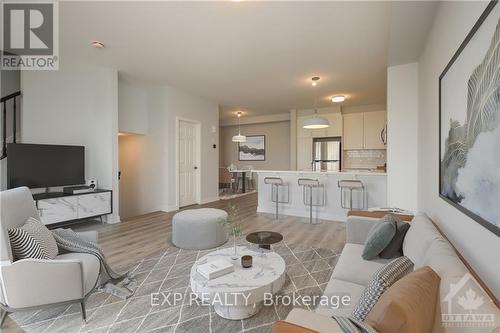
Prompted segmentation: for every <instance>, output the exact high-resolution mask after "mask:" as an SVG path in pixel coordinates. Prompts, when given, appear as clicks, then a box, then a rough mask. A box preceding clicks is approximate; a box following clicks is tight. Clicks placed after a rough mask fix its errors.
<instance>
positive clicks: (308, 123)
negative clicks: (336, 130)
mask: <svg viewBox="0 0 500 333" xmlns="http://www.w3.org/2000/svg"><path fill="white" fill-rule="evenodd" d="M312 81H313V86H316V82H317V81H319V76H315V77H313V78H312ZM329 126H330V122H329V121H328V119H326V118H324V117H320V116H318V98H317V97H316V96H315V97H314V115H313V116H312V117H311V118H306V119H304V123H303V124H302V128H305V129H320V128H327V127H329Z"/></svg>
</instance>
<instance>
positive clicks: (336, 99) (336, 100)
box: [332, 95, 345, 103]
mask: <svg viewBox="0 0 500 333" xmlns="http://www.w3.org/2000/svg"><path fill="white" fill-rule="evenodd" d="M343 101H345V96H343V95H337V96H333V97H332V102H333V103H342V102H343Z"/></svg>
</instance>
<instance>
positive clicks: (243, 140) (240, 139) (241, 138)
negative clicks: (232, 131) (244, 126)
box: [231, 111, 247, 142]
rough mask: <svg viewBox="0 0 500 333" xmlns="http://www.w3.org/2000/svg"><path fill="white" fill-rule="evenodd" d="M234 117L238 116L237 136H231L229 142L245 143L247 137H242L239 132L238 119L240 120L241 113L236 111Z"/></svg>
mask: <svg viewBox="0 0 500 333" xmlns="http://www.w3.org/2000/svg"><path fill="white" fill-rule="evenodd" d="M236 115H237V116H238V135H235V136H233V138H232V140H231V141H233V142H246V141H247V137H246V136H244V135H241V131H240V118H241V115H242V112H241V111H238V113H236Z"/></svg>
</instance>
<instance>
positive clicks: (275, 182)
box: [264, 177, 290, 220]
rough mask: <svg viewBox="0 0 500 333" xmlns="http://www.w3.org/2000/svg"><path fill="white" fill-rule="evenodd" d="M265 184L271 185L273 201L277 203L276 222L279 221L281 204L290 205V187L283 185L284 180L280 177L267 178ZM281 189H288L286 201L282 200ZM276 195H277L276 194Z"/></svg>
mask: <svg viewBox="0 0 500 333" xmlns="http://www.w3.org/2000/svg"><path fill="white" fill-rule="evenodd" d="M264 184H270V185H271V201H272V202H275V203H276V220H277V219H278V206H279V204H280V203H288V202H289V201H290V198H289V195H288V185H286V184H285V183H283V179H282V178H280V177H265V178H264ZM280 187H286V188H287V192H286V200H280V196H279V189H280ZM275 193H276V194H275Z"/></svg>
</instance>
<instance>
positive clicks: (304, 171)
mask: <svg viewBox="0 0 500 333" xmlns="http://www.w3.org/2000/svg"><path fill="white" fill-rule="evenodd" d="M252 172H255V173H280V174H299V175H300V174H308V175H310V174H314V175H362V176H365V175H366V176H387V173H386V172H384V171H311V170H252Z"/></svg>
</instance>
